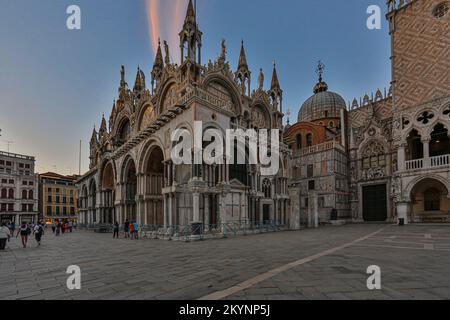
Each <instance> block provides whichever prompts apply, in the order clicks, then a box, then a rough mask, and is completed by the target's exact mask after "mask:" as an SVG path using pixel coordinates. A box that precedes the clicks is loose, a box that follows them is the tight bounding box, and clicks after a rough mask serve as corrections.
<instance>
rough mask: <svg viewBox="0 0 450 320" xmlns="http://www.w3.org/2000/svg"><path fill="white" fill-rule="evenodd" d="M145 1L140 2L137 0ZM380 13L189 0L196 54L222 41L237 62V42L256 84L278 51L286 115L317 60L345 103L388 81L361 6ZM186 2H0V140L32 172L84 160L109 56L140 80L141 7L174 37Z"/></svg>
mask: <svg viewBox="0 0 450 320" xmlns="http://www.w3.org/2000/svg"><path fill="white" fill-rule="evenodd" d="M146 1H148V3H146ZM72 4H77V5H79V6H80V8H81V12H82V29H81V30H77V31H69V30H68V29H67V28H66V19H67V14H66V8H67V7H68V6H69V5H72ZM372 4H375V5H379V6H380V7H381V9H382V12H383V13H384V11H385V0H322V1H306V0H277V1H274V0H247V1H242V0H240V1H239V0H227V1H224V0H198V22H199V24H200V28H201V30H202V31H203V33H204V38H203V42H204V43H203V61H204V62H207V61H208V60H209V59H212V60H213V59H215V58H216V57H217V55H218V53H219V51H220V41H221V39H222V38H225V39H226V42H227V48H228V60H229V61H230V64H231V66H232V67H233V69H234V68H236V65H237V61H238V55H239V49H240V42H241V40H242V39H244V41H245V46H246V52H247V60H248V62H249V65H250V68H251V70H252V72H253V79H252V80H253V81H252V82H253V85H257V77H258V71H259V68H260V67H262V68H263V69H264V70H265V74H266V87H268V86H269V81H270V76H271V70H272V61H273V60H276V61H277V69H278V75H279V78H280V82H281V86H282V88H283V90H284V101H285V102H284V105H285V109H287V108H290V109H291V110H292V115H291V123H292V122H294V121H295V119H296V118H297V113H298V109H299V107H300V105H301V104H302V102H303V101H304V100H306V99H307V98H308V97H309V96H311V95H312V88H313V86H314V84H315V83H316V82H317V75H316V73H315V69H316V65H317V61H318V60H319V59H320V60H322V61H323V62H324V63H325V65H326V70H325V76H324V79H325V81H326V82H327V83H328V85H329V88H330V90H331V91H335V92H338V93H340V94H341V95H342V96H343V97H344V98H345V100H346V101H348V100H353V98H354V97H357V98H359V97H360V96H363V95H364V94H365V93H369V94H370V93H371V92H372V91H373V92H374V91H375V90H376V89H377V88H381V89H382V90H383V88H384V87H386V86H389V81H390V61H389V55H390V40H389V35H388V29H387V24H386V22H385V19H384V17H383V19H382V23H383V24H382V29H381V30H369V29H367V27H366V20H367V17H368V14H367V13H366V10H367V7H368V6H369V5H372ZM186 5H187V0H186V1H184V0H78V1H77V0H71V1H67V0H39V1H37V0H0V97H1V100H0V128H1V129H2V136H1V137H0V150H6V147H7V144H6V143H5V142H4V141H5V140H11V141H13V144H12V145H11V147H10V151H11V152H16V153H22V154H28V155H35V156H36V158H37V166H36V168H37V170H38V171H40V172H44V171H57V172H59V173H63V174H68V173H77V172H78V148H79V141H80V140H82V141H83V143H82V145H83V148H82V158H83V159H82V160H83V162H82V171H83V172H84V171H86V170H87V169H88V156H89V155H88V150H89V149H88V141H89V139H90V136H91V133H92V128H93V126H94V124H95V125H96V126H97V128H98V126H99V124H100V120H101V116H102V113H105V115H106V117H107V118H108V117H109V112H110V110H111V107H112V102H113V100H114V99H115V98H116V96H117V87H118V83H119V71H120V65H121V64H123V65H125V68H126V78H127V81H128V83H129V85H130V86H132V85H133V83H134V79H135V75H136V69H137V66H138V65H139V66H140V67H141V68H142V69H143V70H144V71H145V72H146V76H147V78H148V79H149V78H150V69H151V66H152V64H153V59H154V52H153V49H152V47H153V46H152V42H153V41H152V40H153V39H152V37H151V34H152V32H151V31H152V29H151V28H150V27H149V20H148V16H147V15H148V12H152V13H153V9H155V8H157V14H156V15H154V16H156V17H157V18H158V21H156V22H157V26H158V33H159V34H161V37H162V38H163V39H168V40H169V43H170V44H171V55H172V56H173V57H174V58H175V59H177V58H178V56H179V51H178V47H177V46H175V43H176V39H177V38H176V34H177V33H178V32H179V30H178V29H179V25H180V24H181V22H182V21H180V20H181V19H180V17H179V16H180V15H179V14H178V15H177V14H176V12H179V11H180V6H181V10H182V13H181V16H183V17H182V18H184V14H185V7H186Z"/></svg>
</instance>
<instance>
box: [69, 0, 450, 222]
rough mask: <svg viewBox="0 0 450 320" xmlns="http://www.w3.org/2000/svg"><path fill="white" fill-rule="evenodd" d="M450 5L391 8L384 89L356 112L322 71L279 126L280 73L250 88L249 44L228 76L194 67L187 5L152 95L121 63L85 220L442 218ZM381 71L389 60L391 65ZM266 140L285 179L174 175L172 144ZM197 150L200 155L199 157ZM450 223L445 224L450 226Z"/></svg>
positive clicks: (449, 206) (448, 145)
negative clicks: (202, 137) (203, 138)
mask: <svg viewBox="0 0 450 320" xmlns="http://www.w3.org/2000/svg"><path fill="white" fill-rule="evenodd" d="M448 11H449V1H442V0H426V1H425V0H415V1H395V0H389V1H388V12H387V15H386V17H387V19H388V21H389V26H390V30H389V33H390V37H391V39H392V57H391V63H392V83H391V85H390V89H388V90H384V91H383V92H382V91H381V90H377V92H376V93H375V94H372V95H371V96H369V95H365V97H364V98H362V99H360V101H358V100H356V99H355V100H354V101H353V103H350V105H348V104H346V103H345V100H344V98H342V96H341V95H339V94H338V93H334V92H332V91H331V90H330V89H329V87H328V84H327V83H326V82H325V80H324V75H323V65H322V64H319V68H318V74H319V79H318V82H317V84H316V85H315V86H314V88H313V93H314V94H313V96H311V98H309V99H308V100H307V101H305V102H304V103H303V104H302V106H301V108H300V112H299V115H298V119H297V122H296V123H294V124H292V125H291V124H289V123H288V124H287V125H283V117H284V114H283V112H284V110H283V90H282V89H281V86H280V83H279V81H278V76H277V70H276V68H275V66H274V68H273V71H272V79H271V82H270V88H265V87H264V74H263V72H262V70H261V71H260V73H259V76H258V86H257V89H255V90H251V79H252V73H251V71H250V70H249V67H248V64H247V59H246V54H245V49H244V44H243V43H242V46H241V53H240V58H239V61H238V64H237V69H236V70H235V71H232V70H231V67H230V65H229V63H228V62H227V59H226V54H227V52H226V46H225V42H224V41H223V42H222V50H221V54H220V55H219V56H218V57H217V58H216V59H215V61H209V62H208V63H207V64H206V65H204V64H202V52H201V51H202V39H203V34H202V32H201V31H200V30H199V27H198V25H197V23H196V18H195V12H194V8H193V5H192V2H191V1H190V3H189V5H188V10H187V14H186V18H185V22H184V26H183V29H182V30H181V32H180V34H179V35H180V48H179V49H180V58H181V60H180V61H181V64H180V65H177V64H173V63H172V61H170V53H169V47H168V46H167V44H166V43H164V46H163V48H164V52H165V55H164V56H163V53H162V52H163V49H162V48H161V45H160V46H159V48H158V52H157V54H156V58H155V62H154V66H153V69H152V71H151V83H150V85H149V87H147V83H146V75H145V73H144V72H143V71H142V70H140V69H139V68H138V70H137V74H136V78H135V83H134V86H133V87H132V88H131V87H129V86H128V83H127V81H126V79H125V69H124V67H123V66H122V69H121V77H120V84H119V89H118V98H117V100H116V101H115V102H114V104H113V108H112V111H111V114H110V117H109V123H107V121H106V119H105V118H104V117H103V119H102V122H101V126H100V128H99V131H98V132H97V131H96V130H95V129H94V131H93V133H92V138H91V142H90V170H89V172H87V173H86V174H85V175H84V176H83V177H81V178H80V179H79V180H78V181H77V185H78V189H79V195H80V201H79V204H80V208H79V214H80V220H81V222H82V223H87V224H95V223H112V222H113V221H116V220H117V221H119V222H123V221H124V220H125V219H129V220H135V221H138V222H140V223H142V224H145V225H153V226H160V227H161V228H169V227H171V226H175V225H189V224H196V223H202V224H204V225H206V226H208V225H216V224H220V223H227V222H232V221H253V222H258V223H260V222H265V221H266V222H273V221H276V223H278V224H282V225H285V226H287V227H289V228H293V229H295V228H298V227H300V226H301V225H306V226H317V225H318V224H319V223H324V222H336V223H339V222H361V221H390V222H393V221H397V220H398V219H402V221H404V222H405V223H408V222H411V221H412V222H426V221H442V222H444V221H447V220H448V219H450V192H449V191H450V158H449V157H450V138H449V128H450V77H449V71H448V70H450V57H449V54H448V52H450V50H449V49H450V38H449V36H448V34H449V19H450V15H449V14H448ZM386 63H388V62H386ZM195 121H202V123H203V130H207V129H209V128H214V129H217V130H220V131H221V132H225V130H226V129H229V128H234V129H239V128H241V129H250V128H251V129H256V130H259V129H274V130H279V131H280V133H281V135H280V136H281V139H280V140H281V141H280V163H281V165H280V170H279V172H278V174H276V175H274V176H263V175H262V174H261V167H260V166H259V165H253V164H244V165H239V164H229V163H226V159H224V161H225V164H220V165H206V164H204V165H196V166H190V165H175V164H174V163H173V162H172V159H171V156H170V155H171V151H172V148H173V146H174V145H173V143H172V142H171V133H172V132H173V131H174V130H176V129H186V130H188V131H189V132H190V133H191V134H193V130H194V128H193V126H194V122H195ZM204 147H205V146H204ZM449 221H450V220H449Z"/></svg>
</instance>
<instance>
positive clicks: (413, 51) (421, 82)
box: [392, 0, 450, 110]
mask: <svg viewBox="0 0 450 320" xmlns="http://www.w3.org/2000/svg"><path fill="white" fill-rule="evenodd" d="M442 2H443V0H416V1H412V2H411V3H410V4H408V5H406V6H405V7H403V8H400V9H398V11H397V12H396V13H395V18H394V22H395V31H394V32H393V33H392V35H393V50H394V80H395V81H396V83H395V96H396V106H397V109H398V110H403V109H404V108H407V107H410V106H415V105H418V104H421V103H423V102H426V101H429V100H432V99H435V98H439V97H441V96H444V95H446V94H448V93H449V92H450V76H449V70H450V54H449V52H450V23H449V22H450V13H449V14H447V15H445V16H444V17H442V18H440V19H437V18H435V17H434V16H433V14H432V12H433V9H434V8H435V6H436V5H438V4H440V3H442Z"/></svg>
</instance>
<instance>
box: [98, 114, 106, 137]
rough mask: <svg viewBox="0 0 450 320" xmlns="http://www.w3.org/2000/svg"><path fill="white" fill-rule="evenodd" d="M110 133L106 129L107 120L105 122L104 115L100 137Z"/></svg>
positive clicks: (103, 116)
mask: <svg viewBox="0 0 450 320" xmlns="http://www.w3.org/2000/svg"><path fill="white" fill-rule="evenodd" d="M107 131H108V128H107V127H106V120H105V114H103V115H102V124H101V125H100V131H99V134H100V137H101V136H103V134H105V133H106V132H107Z"/></svg>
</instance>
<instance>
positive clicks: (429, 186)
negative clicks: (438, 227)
mask: <svg viewBox="0 0 450 320" xmlns="http://www.w3.org/2000/svg"><path fill="white" fill-rule="evenodd" d="M411 217H412V220H413V221H416V222H435V221H436V222H437V221H445V220H448V218H450V199H449V198H448V190H447V187H446V186H445V185H444V184H443V183H442V182H440V181H438V180H437V179H432V178H427V179H423V180H421V181H419V182H418V183H417V184H416V185H415V186H414V188H413V189H412V191H411Z"/></svg>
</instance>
